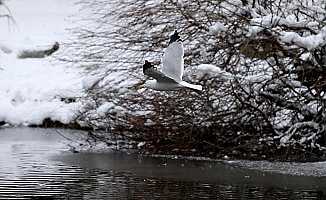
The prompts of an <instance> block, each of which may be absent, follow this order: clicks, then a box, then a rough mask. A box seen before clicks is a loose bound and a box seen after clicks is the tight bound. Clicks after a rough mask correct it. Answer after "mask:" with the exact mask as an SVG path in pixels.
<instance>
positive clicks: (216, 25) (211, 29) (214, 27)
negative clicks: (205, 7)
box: [209, 22, 226, 34]
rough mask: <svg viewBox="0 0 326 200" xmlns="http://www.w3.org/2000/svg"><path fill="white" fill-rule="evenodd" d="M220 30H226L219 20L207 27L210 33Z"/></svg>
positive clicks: (216, 32)
mask: <svg viewBox="0 0 326 200" xmlns="http://www.w3.org/2000/svg"><path fill="white" fill-rule="evenodd" d="M222 31H226V28H225V26H224V25H223V24H222V23H221V22H215V23H214V24H213V25H212V26H210V27H209V32H211V33H212V34H218V33H220V32H222Z"/></svg>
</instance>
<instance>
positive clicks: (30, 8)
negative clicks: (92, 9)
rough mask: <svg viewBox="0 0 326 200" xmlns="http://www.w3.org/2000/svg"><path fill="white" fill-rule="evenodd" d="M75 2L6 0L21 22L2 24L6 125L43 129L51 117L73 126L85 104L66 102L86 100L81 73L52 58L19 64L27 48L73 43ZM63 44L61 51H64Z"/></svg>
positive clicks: (0, 99) (0, 80)
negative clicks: (57, 43)
mask: <svg viewBox="0 0 326 200" xmlns="http://www.w3.org/2000/svg"><path fill="white" fill-rule="evenodd" d="M74 2H76V1H74V0H71V1H66V0H56V1H53V0H28V1H19V0H12V1H6V4H7V6H8V8H9V9H10V10H11V13H12V15H13V18H14V20H15V23H14V22H12V23H9V25H8V22H7V20H6V19H0V27H1V31H0V44H1V46H2V47H3V48H1V49H2V50H0V67H1V68H0V121H6V122H9V123H11V124H14V125H18V124H40V123H42V121H43V120H44V119H45V118H51V119H52V120H58V121H60V122H62V123H69V122H70V121H71V120H72V119H73V118H74V116H75V113H76V111H78V110H79V108H80V104H79V103H76V102H72V103H67V102H64V101H63V100H64V99H65V98H75V97H80V96H82V93H83V90H82V84H81V82H82V77H81V70H79V69H76V68H68V67H67V66H64V65H62V64H60V63H58V62H55V59H53V58H52V57H51V56H50V57H46V58H41V59H18V58H17V54H19V52H20V51H22V50H24V49H44V48H47V47H48V46H50V45H52V44H53V43H54V41H57V42H59V43H60V44H64V43H65V42H67V41H68V40H69V32H68V31H67V30H66V29H67V28H69V27H70V26H72V23H71V22H70V20H69V17H70V16H71V15H72V14H74V13H75V12H76V11H77V7H76V6H75V5H74ZM64 48H65V47H64V45H60V49H59V54H60V51H63V50H64ZM3 49H10V50H11V51H9V52H8V51H3Z"/></svg>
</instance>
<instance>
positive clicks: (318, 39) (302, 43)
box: [280, 27, 326, 50]
mask: <svg viewBox="0 0 326 200" xmlns="http://www.w3.org/2000/svg"><path fill="white" fill-rule="evenodd" d="M280 39H281V40H282V41H283V42H285V43H289V44H295V45H297V46H299V47H303V48H306V49H307V50H312V49H315V48H317V47H318V46H320V45H323V44H325V43H326V27H324V28H323V29H322V30H321V31H320V33H318V34H317V35H309V36H306V37H304V36H303V37H302V36H300V35H299V34H297V33H295V32H283V33H282V36H281V37H280Z"/></svg>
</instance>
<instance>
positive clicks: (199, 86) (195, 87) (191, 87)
mask: <svg viewBox="0 0 326 200" xmlns="http://www.w3.org/2000/svg"><path fill="white" fill-rule="evenodd" d="M179 84H180V85H182V86H184V87H187V88H190V89H194V90H198V91H202V90H203V87H202V86H201V85H194V84H190V83H187V82H185V81H181V82H179Z"/></svg>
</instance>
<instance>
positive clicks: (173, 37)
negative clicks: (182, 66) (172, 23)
mask: <svg viewBox="0 0 326 200" xmlns="http://www.w3.org/2000/svg"><path fill="white" fill-rule="evenodd" d="M175 41H181V39H180V36H179V32H178V30H175V31H174V33H173V34H172V35H171V36H170V41H169V44H171V43H173V42H175Z"/></svg>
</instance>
